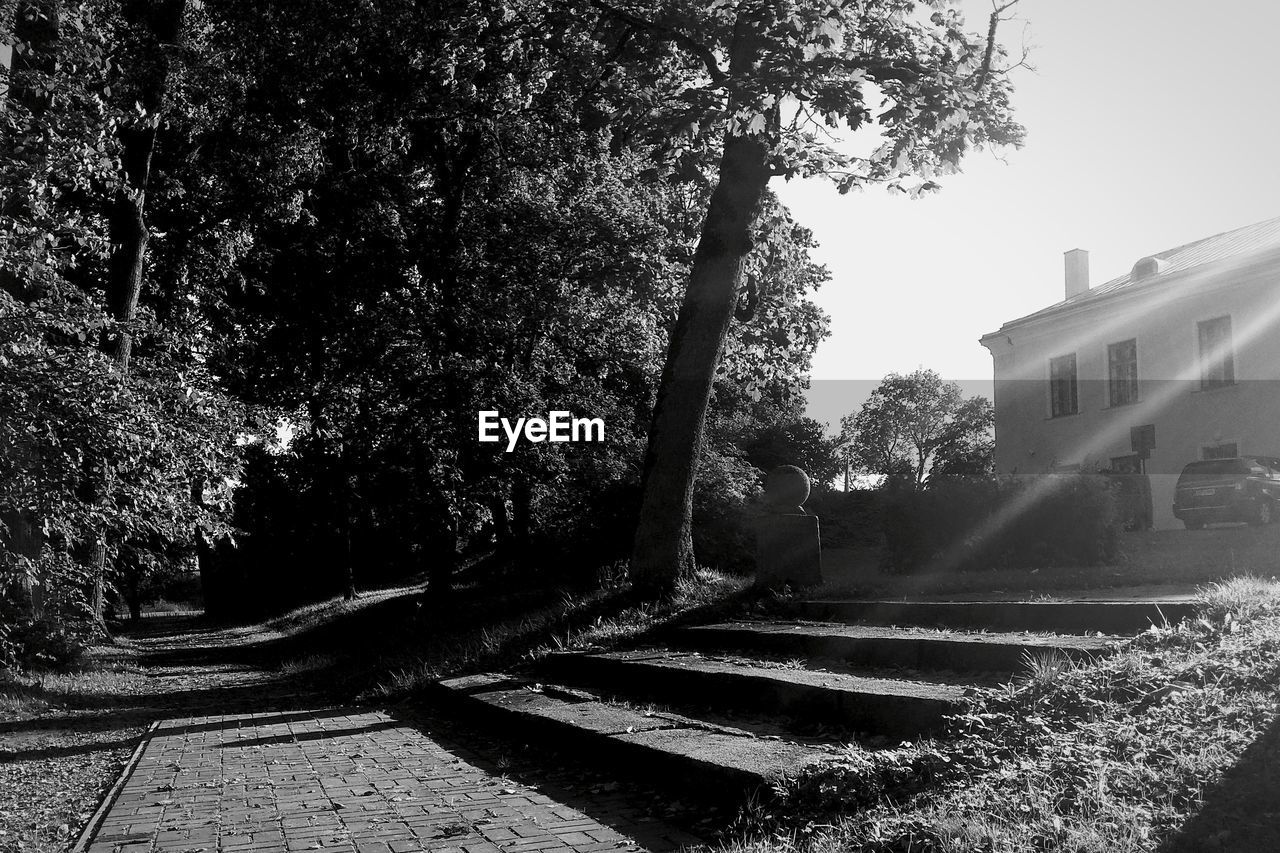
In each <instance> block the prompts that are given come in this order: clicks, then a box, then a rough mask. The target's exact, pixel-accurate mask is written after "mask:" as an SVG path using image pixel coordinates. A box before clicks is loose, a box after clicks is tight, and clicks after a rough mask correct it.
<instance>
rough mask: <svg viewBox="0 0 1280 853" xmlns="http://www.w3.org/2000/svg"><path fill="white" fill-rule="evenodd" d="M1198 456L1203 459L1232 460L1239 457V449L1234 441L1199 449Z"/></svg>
mask: <svg viewBox="0 0 1280 853" xmlns="http://www.w3.org/2000/svg"><path fill="white" fill-rule="evenodd" d="M1200 455H1201V456H1203V457H1204V458H1205V459H1233V458H1235V457H1236V456H1239V455H1240V448H1239V446H1238V445H1237V444H1236V443H1235V442H1234V441H1233V442H1230V443H1228V444H1212V445H1208V446H1206V447H1202V448H1200Z"/></svg>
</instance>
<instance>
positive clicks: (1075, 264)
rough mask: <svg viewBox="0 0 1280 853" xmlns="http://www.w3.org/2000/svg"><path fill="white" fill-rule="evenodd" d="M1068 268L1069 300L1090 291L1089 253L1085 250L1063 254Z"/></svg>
mask: <svg viewBox="0 0 1280 853" xmlns="http://www.w3.org/2000/svg"><path fill="white" fill-rule="evenodd" d="M1062 258H1063V261H1064V262H1065V263H1066V268H1067V298H1068V299H1070V298H1071V297H1073V296H1079V295H1080V294H1082V293H1087V292H1088V290H1089V253H1088V252H1087V251H1085V250H1084V249H1071V250H1069V251H1066V252H1063V255H1062Z"/></svg>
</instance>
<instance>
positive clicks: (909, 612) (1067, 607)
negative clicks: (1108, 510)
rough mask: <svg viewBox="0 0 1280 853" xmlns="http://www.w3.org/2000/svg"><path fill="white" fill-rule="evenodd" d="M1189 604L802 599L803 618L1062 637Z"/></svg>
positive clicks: (1125, 626)
mask: <svg viewBox="0 0 1280 853" xmlns="http://www.w3.org/2000/svg"><path fill="white" fill-rule="evenodd" d="M1194 612H1195V605H1194V603H1193V602H1190V601H1141V602H1139V601H924V602H922V601H801V602H799V603H798V604H797V613H798V615H799V616H800V617H801V618H803V619H815V620H824V621H828V622H845V623H849V624H854V623H862V624H866V625H919V626H926V627H933V628H985V629H987V630H989V631H1051V632H1054V633H1058V634H1092V633H1096V632H1099V631H1101V632H1102V633H1104V634H1136V633H1139V632H1141V631H1145V630H1146V629H1147V628H1149V627H1150V626H1151V625H1153V624H1154V625H1162V624H1164V622H1165V621H1166V620H1168V621H1169V622H1171V623H1176V622H1179V621H1181V620H1182V619H1183V618H1185V617H1187V616H1191V615H1192V614H1193V613H1194Z"/></svg>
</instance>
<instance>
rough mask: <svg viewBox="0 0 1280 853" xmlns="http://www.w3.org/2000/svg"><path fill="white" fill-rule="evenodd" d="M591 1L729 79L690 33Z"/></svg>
mask: <svg viewBox="0 0 1280 853" xmlns="http://www.w3.org/2000/svg"><path fill="white" fill-rule="evenodd" d="M590 2H591V5H592V6H594V7H596V8H597V9H599V10H600V11H601V12H603V13H605V14H606V15H609V16H611V17H613V18H617V19H618V20H619V21H622V22H623V23H626V24H630V25H631V26H633V27H636V28H637V29H642V30H647V31H648V32H650V33H652V34H653V35H655V36H658V37H659V38H662V39H665V40H667V41H670V42H673V43H675V44H678V45H680V46H681V47H683V48H684V49H685V50H687V51H689V52H690V53H692V54H693V55H694V56H696V57H697V58H698V59H699V60H701V61H702V64H703V65H704V66H705V67H706V69H707V74H709V75H710V76H711V79H712V81H714V82H715V83H716V85H718V86H719V85H724V83H725V82H726V81H727V80H728V79H729V75H727V74H725V72H724V70H723V69H722V68H721V67H720V63H719V62H717V61H716V56H715V54H714V53H713V52H712V51H711V48H709V47H707V46H706V45H705V44H703V43H702V42H700V41H698V40H697V39H695V38H693V37H692V36H690V35H689V34H688V33H683V32H680V31H679V30H677V29H675V28H673V27H668V26H664V25H662V24H659V23H656V22H654V21H650V20H647V19H645V18H641V17H640V16H639V15H635V14H632V13H631V12H628V11H626V10H625V9H619V8H618V7H616V6H612V5H610V4H608V3H606V2H604V0H590ZM1014 2H1017V0H1014Z"/></svg>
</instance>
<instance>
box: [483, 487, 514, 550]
mask: <svg viewBox="0 0 1280 853" xmlns="http://www.w3.org/2000/svg"><path fill="white" fill-rule="evenodd" d="M506 491H507V488H506V484H505V483H503V482H502V481H501V480H499V481H497V482H495V483H494V484H493V492H492V493H490V494H489V497H488V503H489V515H491V516H493V544H494V547H497V548H502V547H504V546H506V545H508V544H510V542H511V514H510V513H508V512H507V495H506Z"/></svg>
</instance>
